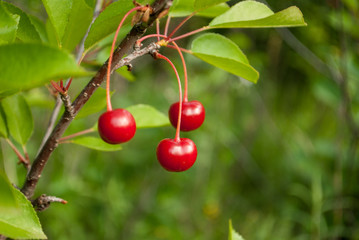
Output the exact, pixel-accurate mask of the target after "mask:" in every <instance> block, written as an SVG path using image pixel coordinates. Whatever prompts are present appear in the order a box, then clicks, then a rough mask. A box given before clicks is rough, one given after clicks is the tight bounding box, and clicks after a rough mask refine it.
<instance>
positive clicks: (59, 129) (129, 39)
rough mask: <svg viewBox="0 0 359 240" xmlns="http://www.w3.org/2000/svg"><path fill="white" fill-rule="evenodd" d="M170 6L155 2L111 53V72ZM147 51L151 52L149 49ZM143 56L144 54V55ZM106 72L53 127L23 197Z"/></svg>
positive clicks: (99, 74)
mask: <svg viewBox="0 0 359 240" xmlns="http://www.w3.org/2000/svg"><path fill="white" fill-rule="evenodd" d="M171 4H172V0H156V1H155V2H154V3H153V4H152V6H151V7H152V8H153V13H152V14H151V16H150V19H149V20H148V22H147V23H138V24H136V25H135V26H134V27H133V28H132V30H131V31H130V33H129V34H127V36H126V37H125V38H124V40H123V41H122V42H121V43H120V45H119V47H118V48H117V49H116V50H115V51H114V53H113V65H112V66H113V67H112V69H111V72H112V71H114V70H115V67H116V66H118V65H119V62H120V61H121V59H122V58H123V57H124V55H125V54H127V53H128V52H130V51H131V49H133V46H134V44H135V42H136V41H137V40H138V39H139V38H140V37H141V36H142V35H143V34H144V33H145V32H146V30H147V28H148V27H149V26H150V25H151V24H152V23H153V22H154V21H155V20H156V19H157V18H158V16H159V15H160V14H161V13H162V12H163V11H166V10H167V9H168V8H169V7H170V6H171ZM152 46H153V45H152ZM148 51H151V50H150V49H149V50H148ZM144 54H145V53H144ZM128 60H129V56H127V57H126V63H128ZM123 62H125V61H123ZM106 71H107V61H106V62H105V63H104V65H102V67H101V68H100V70H99V71H98V72H97V73H96V75H95V76H94V77H93V78H92V79H91V81H90V82H89V83H88V84H87V85H86V87H85V88H84V89H83V90H82V92H81V93H80V95H79V96H78V97H77V98H76V99H75V101H74V102H73V103H72V107H73V115H71V114H70V113H69V112H67V111H66V112H65V113H64V114H63V115H62V117H61V119H60V120H59V122H58V124H57V125H56V126H55V128H54V130H53V131H52V133H51V135H50V136H49V138H48V139H47V141H46V142H45V144H44V146H43V147H42V149H41V150H40V152H39V154H38V155H37V157H36V159H35V161H34V163H33V164H32V166H31V169H30V172H29V173H28V175H27V176H26V179H25V183H24V185H23V187H22V189H21V191H22V192H23V193H24V195H25V196H26V197H27V198H28V199H29V198H31V197H32V196H33V194H34V191H35V188H36V185H37V183H38V181H39V179H40V177H41V173H42V171H43V169H44V167H45V165H46V163H47V161H48V159H49V158H50V156H51V154H52V152H53V151H54V149H55V148H56V147H57V146H58V142H59V139H60V138H61V136H62V134H63V133H64V132H65V130H66V129H67V127H68V126H69V125H70V123H71V121H72V120H73V118H74V117H75V116H76V115H77V113H78V112H79V110H80V109H81V108H82V107H83V105H84V104H85V103H86V102H87V101H88V99H89V98H90V97H91V96H92V94H93V93H94V91H95V90H96V89H97V88H98V87H99V86H100V84H101V83H102V82H103V81H104V80H105V77H106Z"/></svg>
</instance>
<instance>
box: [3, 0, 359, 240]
mask: <svg viewBox="0 0 359 240" xmlns="http://www.w3.org/2000/svg"><path fill="white" fill-rule="evenodd" d="M10 2H13V3H14V4H17V5H18V6H20V7H21V8H23V9H24V10H26V11H30V13H32V14H35V15H37V16H39V17H41V18H42V19H45V18H46V13H45V12H44V10H43V7H42V6H41V1H39V0H31V1H10ZM235 2H237V1H231V2H230V4H234V3H235ZM268 4H269V5H270V7H271V8H272V10H274V11H275V12H276V11H279V10H282V9H284V8H286V7H289V6H291V5H296V6H298V7H299V8H300V9H301V11H302V12H303V14H304V18H305V20H306V22H307V23H308V26H307V27H301V28H293V29H289V30H287V29H280V30H276V29H245V30H243V29H237V30H233V29H230V30H219V31H218V32H220V33H222V34H224V35H225V36H227V37H229V38H231V39H232V40H233V41H235V42H236V43H237V44H238V45H239V47H240V48H241V49H242V50H243V51H244V53H245V54H246V55H247V57H248V59H249V61H250V63H251V64H252V65H253V66H254V67H255V68H256V69H257V70H258V71H259V72H260V79H259V81H258V84H251V83H249V82H248V81H246V80H244V79H240V78H238V77H236V76H233V75H231V74H228V73H226V72H224V71H222V70H220V69H216V68H214V67H212V66H210V65H208V64H206V63H204V62H202V61H200V60H199V59H196V58H194V57H192V56H189V55H188V54H186V56H185V57H186V61H187V64H188V72H189V99H190V100H192V99H193V100H194V99H195V100H199V101H201V102H202V103H203V105H204V106H205V108H206V120H205V123H204V125H203V126H202V127H201V128H200V129H198V130H196V131H194V132H190V133H183V134H182V136H185V137H189V138H191V139H192V140H193V141H194V142H195V143H196V145H197V148H198V158H197V162H196V163H195V165H194V166H193V167H192V168H191V169H190V170H188V171H187V172H183V173H169V172H166V171H165V170H163V169H162V168H161V167H160V165H159V164H158V162H157V160H156V146H157V144H158V143H159V142H160V141H161V140H162V139H163V138H168V137H172V138H173V137H174V134H175V130H174V129H173V128H172V127H170V126H168V127H163V128H157V129H141V130H138V131H137V133H136V136H135V138H134V139H133V140H132V141H131V142H129V143H126V144H123V150H122V151H118V152H112V153H107V152H97V151H91V150H88V149H86V148H83V147H80V146H77V145H72V144H62V145H60V146H59V147H58V149H56V151H55V152H54V154H53V156H52V158H51V160H50V161H49V163H48V165H47V166H46V169H45V171H44V173H43V176H42V179H41V180H40V182H39V185H38V188H37V191H36V195H39V194H42V193H46V194H48V195H55V196H58V197H61V198H64V199H66V200H67V201H68V202H69V203H68V204H67V205H60V204H53V205H52V206H51V207H50V208H49V209H48V210H46V211H44V212H41V213H39V217H40V220H41V222H42V225H43V227H44V231H45V233H46V234H47V236H48V237H49V239H60V240H61V239H78V240H82V239H87V240H89V239H90V240H91V239H126V240H131V239H133V240H135V239H136V240H137V239H171V240H177V239H178V240H180V239H191V240H192V239H193V240H202V239H203V240H209V239H226V238H227V232H228V219H232V221H233V226H234V228H235V229H236V230H237V231H238V232H239V233H240V234H241V235H242V236H243V237H244V238H245V239H247V240H249V239H251V240H254V239H359V200H358V197H359V188H358V180H359V176H358V168H359V166H358V164H359V163H358V159H357V152H356V150H357V148H358V139H359V132H358V125H359V122H358V121H359V114H358V110H359V97H358V89H359V59H358V55H359V41H358V40H359V28H358V25H359V3H358V1H357V0H345V1H344V0H343V1H339V0H338V1H337V0H326V1H324V0H319V1H299V0H294V1H287V0H277V1H268ZM178 21H179V20H173V21H172V25H171V26H172V28H173V27H174V26H175V25H176V24H175V23H176V22H177V23H178ZM207 22H208V20H207V19H202V18H196V17H195V18H193V19H191V20H190V21H189V22H188V23H187V24H186V25H185V26H184V27H183V28H182V29H181V32H182V33H184V32H188V31H190V30H193V29H196V28H199V27H202V26H203V25H205V24H206V23H207ZM164 23H165V21H162V23H161V24H162V25H164ZM192 39H193V38H189V39H186V40H182V41H179V42H178V44H179V45H181V46H182V47H184V48H190V43H191V40H192ZM161 52H162V53H163V54H165V55H166V56H168V57H170V58H171V59H172V60H173V61H174V62H175V64H176V66H178V69H179V71H180V72H181V71H182V67H181V62H180V59H179V57H178V54H177V52H176V51H175V50H172V49H162V50H161ZM133 65H134V68H133V74H134V76H135V77H136V80H135V81H132V82H130V81H127V80H125V79H124V78H122V77H120V76H115V77H114V78H113V79H114V80H113V84H112V86H113V88H114V89H115V91H116V92H115V94H114V96H113V105H114V107H127V106H130V105H132V104H137V103H145V104H150V105H153V106H155V107H156V108H157V109H159V110H160V111H162V112H164V113H166V112H167V110H168V108H169V106H170V104H172V103H173V102H175V101H178V100H177V98H178V90H177V87H176V86H177V85H176V84H177V83H176V80H175V75H174V73H173V72H172V70H171V69H170V67H169V65H168V64H167V63H165V62H164V61H160V60H157V61H154V60H153V59H152V58H151V57H149V56H145V57H143V58H141V59H139V60H137V61H136V62H135V63H134V64H133ZM87 80H88V79H81V80H78V81H75V82H74V85H73V86H72V87H71V88H72V91H73V92H72V96H73V97H74V96H76V95H77V94H78V91H79V90H80V89H81V87H83V86H84V84H86V81H87ZM27 95H28V96H27V98H28V100H29V101H30V103H31V104H32V105H33V106H34V107H33V108H32V111H33V115H34V117H35V124H36V127H35V132H34V135H33V137H32V141H31V142H30V144H29V146H28V151H29V153H30V156H31V157H34V156H35V155H36V152H37V148H38V146H39V144H40V142H41V137H42V136H43V134H44V131H45V127H44V126H46V125H47V121H48V119H49V116H50V113H51V108H52V107H53V104H54V102H53V100H51V98H50V97H49V96H48V93H47V90H46V89H45V88H44V89H37V90H35V91H32V92H29V93H28V94H27ZM44 99H45V101H44ZM99 114H100V113H99ZM99 114H97V115H94V116H91V117H88V118H86V119H82V120H76V121H75V122H74V123H73V126H72V127H70V129H69V131H68V133H70V132H71V131H74V129H86V128H88V127H91V126H93V125H94V124H95V123H96V121H97V118H98V116H99ZM71 129H73V130H71ZM68 133H67V134H68ZM2 145H3V151H4V156H5V159H6V161H5V167H6V170H7V172H8V175H9V177H10V178H11V180H12V181H14V182H15V183H17V184H22V182H23V179H24V177H25V170H24V169H23V166H21V165H15V162H16V161H17V160H16V157H15V155H14V154H13V153H12V152H11V149H10V148H9V147H8V146H7V145H5V143H4V142H3V144H2Z"/></svg>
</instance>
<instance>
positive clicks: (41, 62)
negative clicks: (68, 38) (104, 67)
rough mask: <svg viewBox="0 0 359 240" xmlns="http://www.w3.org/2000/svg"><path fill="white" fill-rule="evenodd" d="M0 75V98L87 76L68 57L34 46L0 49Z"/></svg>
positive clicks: (51, 48) (20, 44)
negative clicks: (56, 81) (51, 82)
mask: <svg viewBox="0 0 359 240" xmlns="http://www.w3.org/2000/svg"><path fill="white" fill-rule="evenodd" d="M0 72H1V75H0V84H1V85H0V86H1V88H0V98H1V97H4V96H7V95H10V94H13V93H15V92H17V91H21V90H27V89H31V88H35V87H38V86H41V85H44V84H46V83H48V82H49V81H50V80H55V79H59V78H67V77H70V76H74V77H75V76H85V75H88V74H89V73H86V72H85V71H84V70H83V69H82V68H80V67H79V66H78V65H77V63H76V61H75V59H74V58H73V56H71V55H70V54H69V53H67V52H65V51H63V50H60V49H58V48H54V47H50V46H45V45H41V44H35V43H13V44H9V45H0Z"/></svg>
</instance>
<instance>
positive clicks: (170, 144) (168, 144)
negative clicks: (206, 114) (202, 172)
mask: <svg viewBox="0 0 359 240" xmlns="http://www.w3.org/2000/svg"><path fill="white" fill-rule="evenodd" d="M196 158H197V147H196V145H195V144H194V142H193V141H192V140H191V139H188V138H181V139H180V140H177V141H176V140H175V139H170V138H166V139H163V140H162V141H161V142H160V143H159V144H158V146H157V159H158V161H159V163H160V164H161V166H162V167H163V168H164V169H166V170H167V171H170V172H183V171H186V170H188V169H189V168H190V167H192V165H193V164H194V162H195V161H196Z"/></svg>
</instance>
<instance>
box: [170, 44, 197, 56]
mask: <svg viewBox="0 0 359 240" xmlns="http://www.w3.org/2000/svg"><path fill="white" fill-rule="evenodd" d="M166 47H168V48H173V49H177V48H176V47H175V46H172V45H167V46H166ZM179 49H181V51H182V52H185V53H189V54H192V52H191V50H188V49H185V48H181V47H180V48H179Z"/></svg>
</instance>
